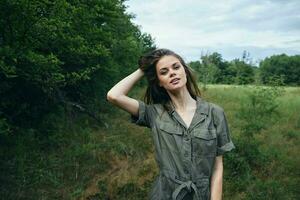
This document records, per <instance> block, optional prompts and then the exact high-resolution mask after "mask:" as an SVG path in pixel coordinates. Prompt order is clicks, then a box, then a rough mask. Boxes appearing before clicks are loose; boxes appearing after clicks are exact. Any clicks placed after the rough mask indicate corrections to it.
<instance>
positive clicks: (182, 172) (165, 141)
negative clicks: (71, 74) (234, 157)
mask: <svg viewBox="0 0 300 200" xmlns="http://www.w3.org/2000/svg"><path fill="white" fill-rule="evenodd" d="M138 102H139V116H138V117H134V116H133V115H132V116H131V121H132V122H133V123H135V124H137V125H140V126H146V127H148V128H150V129H151V131H152V137H153V141H154V145H155V158H156V161H157V164H158V167H159V171H160V173H159V175H158V176H157V178H156V180H155V182H154V184H153V186H152V190H151V192H150V194H149V199H151V200H169V199H170V200H188V199H190V200H209V199H210V178H211V176H212V172H213V167H214V163H215V157H216V156H219V155H222V154H224V153H225V152H227V151H230V150H232V149H234V148H235V146H234V144H233V143H232V141H231V138H230V133H229V129H228V124H227V120H226V117H225V114H224V110H223V109H222V108H221V107H220V106H218V105H216V104H213V103H210V102H207V101H205V100H204V99H202V98H201V97H197V108H196V112H195V114H194V116H193V119H192V122H191V124H190V126H189V127H187V126H186V124H185V123H184V121H183V120H182V118H181V117H180V116H179V114H178V113H177V112H176V111H175V109H174V106H173V105H171V104H169V105H170V107H171V109H170V110H169V111H166V110H165V109H164V107H163V106H162V105H161V104H151V105H147V104H145V103H144V102H142V101H140V100H138Z"/></svg>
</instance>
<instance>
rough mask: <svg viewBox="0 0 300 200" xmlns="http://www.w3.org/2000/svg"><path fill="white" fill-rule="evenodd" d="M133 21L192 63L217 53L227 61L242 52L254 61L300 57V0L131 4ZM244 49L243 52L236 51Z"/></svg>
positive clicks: (135, 1)
mask: <svg viewBox="0 0 300 200" xmlns="http://www.w3.org/2000/svg"><path fill="white" fill-rule="evenodd" d="M126 4H127V5H128V6H129V7H128V12H130V13H134V14H136V18H135V19H133V22H134V23H136V24H138V25H141V27H142V31H144V32H147V33H150V34H151V35H152V36H153V37H154V38H155V40H156V43H157V45H158V46H159V47H165V48H170V49H172V50H174V51H176V52H178V53H180V54H182V56H183V57H185V58H187V59H188V60H193V59H198V58H199V56H200V54H201V52H206V51H218V52H220V53H222V55H223V56H224V58H225V59H232V58H235V57H240V56H241V54H242V51H243V50H248V51H250V50H251V51H252V52H251V51H250V53H252V55H253V57H254V59H262V58H264V57H265V56H269V54H270V53H271V54H275V53H288V54H300V51H299V49H300V42H292V41H299V40H300V37H299V36H300V26H299V25H300V13H299V11H298V10H299V8H300V2H299V1H296V0H295V1H293V0H290V1H280V0H278V1H270V0H269V1H258V0H256V1H255V0H252V1H250V0H228V1H225V0H223V1H211V0H198V1H197V0H195V1H193V0H185V1H182V0H172V1H171V0H152V1H142V0H133V1H128V2H126ZM238 51H240V52H238Z"/></svg>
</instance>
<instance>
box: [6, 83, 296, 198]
mask: <svg viewBox="0 0 300 200" xmlns="http://www.w3.org/2000/svg"><path fill="white" fill-rule="evenodd" d="M200 87H201V85H200ZM263 88H265V89H266V90H264V89H263ZM270 91H271V92H270ZM272 91H280V92H279V93H277V94H278V95H279V96H277V97H276V98H275V97H274V98H273V96H272V94H274V93H272ZM142 94H143V90H141V89H138V88H136V89H135V90H133V91H132V92H131V93H130V96H133V97H135V98H140V99H141V98H142ZM202 97H203V98H204V99H206V100H207V101H209V102H212V103H215V104H218V105H219V106H221V107H223V108H224V111H225V114H226V116H227V120H228V123H229V128H230V132H231V137H232V140H233V142H234V144H235V146H236V149H235V150H234V151H232V152H230V153H228V154H225V156H224V181H223V194H224V195H223V199H224V200H276V199H280V200H282V199H284V200H296V199H300V198H299V197H300V194H299V188H300V174H299V172H300V171H299V166H300V159H299V158H300V157H299V156H298V153H299V152H300V146H299V140H300V114H299V111H300V87H281V88H277V89H274V87H254V86H236V85H235V86H232V85H207V87H206V90H204V89H202ZM265 100H266V101H265ZM253 102H254V103H255V104H253ZM269 104H270V105H276V106H277V107H274V108H276V109H275V110H272V109H271V111H269V110H268V109H269ZM105 106H106V107H107V110H110V111H109V112H107V113H103V114H102V116H101V117H102V118H101V120H102V125H99V124H97V123H96V122H95V121H94V120H91V119H90V118H87V117H86V116H81V115H79V118H72V117H71V118H70V119H71V120H70V119H68V118H63V117H62V118H59V117H58V116H57V115H50V116H49V119H48V121H49V122H51V123H55V124H57V125H58V127H57V128H56V129H51V130H47V134H43V135H38V134H37V135H38V136H39V138H37V137H36V136H35V132H34V130H32V131H29V132H26V134H24V135H20V136H18V135H15V136H14V135H13V136H10V137H8V138H7V141H1V142H2V143H1V144H2V146H0V147H1V148H0V153H1V156H3V157H2V158H3V159H2V164H3V165H0V168H1V172H2V173H1V174H0V175H1V176H0V181H1V187H0V195H1V198H3V199H24V200H25V199H30V200H34V199H39V200H40V199H42V200H48V199H49V200H50V199H51V200H52V199H59V200H60V199H78V200H107V199H110V200H146V199H147V194H148V192H149V191H150V188H151V185H152V183H153V181H154V179H155V176H156V175H157V174H158V168H157V166H156V162H155V159H154V155H153V152H154V149H153V144H152V137H151V132H150V131H149V129H147V128H143V127H139V126H136V125H134V124H132V123H130V116H129V114H128V113H126V112H125V111H122V110H120V109H118V108H115V107H113V106H112V105H111V104H109V103H107V104H106V105H105ZM271 108H272V106H271ZM261 111H263V112H261ZM265 111H268V113H270V114H268V113H267V114H266V113H265ZM103 124H104V125H103ZM262 125H265V126H262ZM29 144H30V145H29Z"/></svg>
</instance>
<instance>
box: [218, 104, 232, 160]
mask: <svg viewBox="0 0 300 200" xmlns="http://www.w3.org/2000/svg"><path fill="white" fill-rule="evenodd" d="M213 118H214V124H215V127H216V131H217V156H220V155H223V154H224V153H226V152H229V151H231V150H232V149H235V146H234V144H233V142H232V140H231V137H230V131H229V128H228V123H227V119H226V116H225V113H224V110H223V108H221V107H219V106H216V107H215V108H214V110H213Z"/></svg>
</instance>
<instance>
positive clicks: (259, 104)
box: [238, 86, 283, 137]
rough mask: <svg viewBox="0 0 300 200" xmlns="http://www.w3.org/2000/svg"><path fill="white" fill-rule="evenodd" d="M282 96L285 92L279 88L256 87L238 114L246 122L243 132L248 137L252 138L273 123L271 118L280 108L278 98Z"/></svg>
mask: <svg viewBox="0 0 300 200" xmlns="http://www.w3.org/2000/svg"><path fill="white" fill-rule="evenodd" d="M282 94H283V90H282V89H281V88H280V87H277V86H273V87H257V86H255V87H254V88H253V89H252V90H251V91H250V92H249V93H248V97H247V100H246V101H245V103H243V104H242V106H241V110H240V112H239V113H238V117H240V118H242V119H243V120H244V122H245V123H244V124H243V125H242V127H243V129H242V130H243V133H244V134H245V135H246V136H247V137H252V136H253V135H254V134H257V133H259V131H261V130H262V129H264V128H266V127H267V126H269V125H270V124H271V123H272V121H271V119H272V118H270V117H271V116H273V115H274V114H276V113H277V112H276V108H277V107H278V102H277V101H276V98H277V97H279V96H280V95H282Z"/></svg>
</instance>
